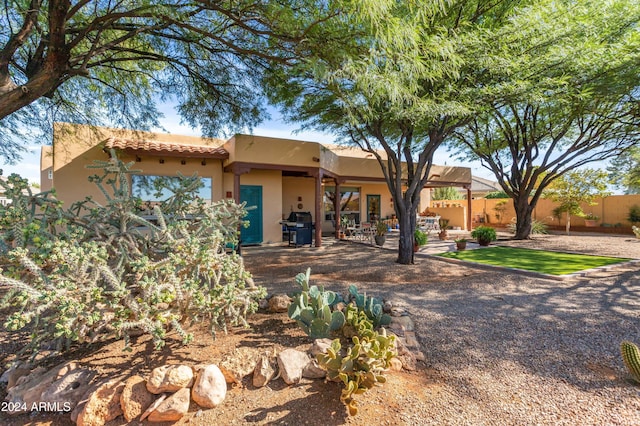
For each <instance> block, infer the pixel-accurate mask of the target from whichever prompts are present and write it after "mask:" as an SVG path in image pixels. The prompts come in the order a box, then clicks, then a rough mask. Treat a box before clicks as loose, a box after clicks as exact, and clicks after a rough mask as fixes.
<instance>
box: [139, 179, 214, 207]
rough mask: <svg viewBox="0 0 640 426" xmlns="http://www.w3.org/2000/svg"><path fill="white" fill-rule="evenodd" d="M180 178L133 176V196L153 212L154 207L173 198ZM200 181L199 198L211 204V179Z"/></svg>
mask: <svg viewBox="0 0 640 426" xmlns="http://www.w3.org/2000/svg"><path fill="white" fill-rule="evenodd" d="M181 179H184V178H182V177H178V176H158V175H132V176H131V194H132V195H133V196H134V197H138V198H140V199H141V200H142V201H144V202H145V204H146V207H147V208H148V209H149V210H151V209H152V208H153V205H155V204H157V203H160V202H162V201H165V200H166V199H168V198H169V197H171V196H172V195H173V194H174V193H175V190H176V189H177V188H178V187H179V185H180V180H181ZM199 179H200V188H199V189H198V192H197V196H198V197H199V198H201V199H202V200H204V201H205V202H206V203H211V178H208V177H203V178H199Z"/></svg>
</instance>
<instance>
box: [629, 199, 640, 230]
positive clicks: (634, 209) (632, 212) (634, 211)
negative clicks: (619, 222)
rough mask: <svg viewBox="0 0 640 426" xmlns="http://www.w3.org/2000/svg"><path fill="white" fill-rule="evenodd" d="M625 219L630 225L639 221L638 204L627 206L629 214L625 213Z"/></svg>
mask: <svg viewBox="0 0 640 426" xmlns="http://www.w3.org/2000/svg"><path fill="white" fill-rule="evenodd" d="M627 220H628V221H629V222H631V224H632V225H635V224H636V223H639V222H640V206H638V205H637V204H634V205H633V206H631V207H629V214H628V215H627Z"/></svg>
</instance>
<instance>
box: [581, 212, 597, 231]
mask: <svg viewBox="0 0 640 426" xmlns="http://www.w3.org/2000/svg"><path fill="white" fill-rule="evenodd" d="M598 219H600V216H596V215H595V214H593V213H587V214H586V215H585V216H584V226H586V227H588V228H593V227H596V226H598Z"/></svg>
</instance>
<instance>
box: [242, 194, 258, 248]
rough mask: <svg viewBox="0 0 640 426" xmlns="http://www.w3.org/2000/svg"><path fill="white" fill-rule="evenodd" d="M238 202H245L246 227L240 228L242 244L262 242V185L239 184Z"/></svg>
mask: <svg viewBox="0 0 640 426" xmlns="http://www.w3.org/2000/svg"><path fill="white" fill-rule="evenodd" d="M240 202H241V203H247V204H246V206H245V208H246V209H247V212H248V214H247V216H245V218H244V219H245V220H247V221H249V227H248V228H244V227H243V228H241V229H240V239H241V240H242V244H243V245H247V244H261V243H262V187H261V186H259V185H240Z"/></svg>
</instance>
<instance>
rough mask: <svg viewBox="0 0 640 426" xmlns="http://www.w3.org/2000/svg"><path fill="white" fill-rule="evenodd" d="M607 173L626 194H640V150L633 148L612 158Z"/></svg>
mask: <svg viewBox="0 0 640 426" xmlns="http://www.w3.org/2000/svg"><path fill="white" fill-rule="evenodd" d="M607 172H609V178H610V179H611V181H612V182H613V184H614V185H615V186H616V187H617V188H619V189H624V191H625V193H627V194H640V148H639V147H637V146H635V147H633V148H631V149H629V150H627V151H625V152H623V153H622V154H620V155H619V156H617V157H615V158H613V159H612V160H611V164H610V165H609V167H607ZM636 222H640V220H638V221H636Z"/></svg>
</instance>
